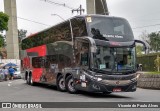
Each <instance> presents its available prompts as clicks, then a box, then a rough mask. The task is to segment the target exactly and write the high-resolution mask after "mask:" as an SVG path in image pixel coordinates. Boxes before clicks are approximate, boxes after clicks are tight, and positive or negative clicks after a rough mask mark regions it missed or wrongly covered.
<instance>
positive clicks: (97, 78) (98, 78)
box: [83, 71, 102, 81]
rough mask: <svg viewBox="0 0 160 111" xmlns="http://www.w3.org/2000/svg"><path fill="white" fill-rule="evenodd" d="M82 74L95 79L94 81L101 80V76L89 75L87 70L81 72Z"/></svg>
mask: <svg viewBox="0 0 160 111" xmlns="http://www.w3.org/2000/svg"><path fill="white" fill-rule="evenodd" d="M83 74H85V75H86V76H88V77H89V78H91V79H93V80H96V81H101V80H102V78H100V77H94V76H92V75H89V74H88V73H87V72H85V71H84V72H83Z"/></svg>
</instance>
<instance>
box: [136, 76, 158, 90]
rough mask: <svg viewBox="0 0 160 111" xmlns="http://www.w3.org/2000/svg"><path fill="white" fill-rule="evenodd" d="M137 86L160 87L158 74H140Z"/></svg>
mask: <svg viewBox="0 0 160 111" xmlns="http://www.w3.org/2000/svg"><path fill="white" fill-rule="evenodd" d="M137 87H140V88H146V89H160V74H154V75H153V74H152V75H151V74H140V76H139V79H138V84H137Z"/></svg>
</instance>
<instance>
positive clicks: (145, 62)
mask: <svg viewBox="0 0 160 111" xmlns="http://www.w3.org/2000/svg"><path fill="white" fill-rule="evenodd" d="M157 55H159V56H160V53H153V54H147V55H139V56H138V57H137V64H142V67H143V71H157V67H156V65H155V63H154V60H155V59H156V58H157Z"/></svg>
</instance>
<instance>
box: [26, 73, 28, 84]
mask: <svg viewBox="0 0 160 111" xmlns="http://www.w3.org/2000/svg"><path fill="white" fill-rule="evenodd" d="M26 83H27V84H29V76H28V75H27V80H26Z"/></svg>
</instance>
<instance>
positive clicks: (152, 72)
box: [145, 72, 160, 74]
mask: <svg viewBox="0 0 160 111" xmlns="http://www.w3.org/2000/svg"><path fill="white" fill-rule="evenodd" d="M145 74H160V72H146V73H145Z"/></svg>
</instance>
